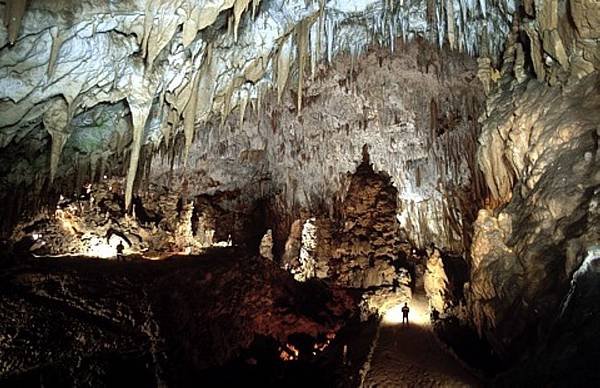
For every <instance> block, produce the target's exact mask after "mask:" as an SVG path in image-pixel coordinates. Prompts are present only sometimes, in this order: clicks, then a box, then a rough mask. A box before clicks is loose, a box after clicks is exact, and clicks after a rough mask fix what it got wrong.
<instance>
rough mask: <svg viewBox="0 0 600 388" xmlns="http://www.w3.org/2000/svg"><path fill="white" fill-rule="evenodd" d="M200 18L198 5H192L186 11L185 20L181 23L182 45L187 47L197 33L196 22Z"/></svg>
mask: <svg viewBox="0 0 600 388" xmlns="http://www.w3.org/2000/svg"><path fill="white" fill-rule="evenodd" d="M199 20H200V7H199V6H198V5H194V6H193V7H192V9H191V10H190V12H189V13H188V18H187V20H186V21H185V22H184V23H183V30H182V40H183V47H188V46H189V45H190V44H192V42H193V41H194V39H195V38H196V35H197V34H198V27H199V26H198V22H199Z"/></svg>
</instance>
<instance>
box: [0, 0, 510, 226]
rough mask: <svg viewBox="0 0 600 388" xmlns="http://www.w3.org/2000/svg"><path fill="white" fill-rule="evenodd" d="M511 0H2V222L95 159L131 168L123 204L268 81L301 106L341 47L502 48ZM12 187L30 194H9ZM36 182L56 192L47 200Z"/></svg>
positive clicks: (245, 108)
mask: <svg viewBox="0 0 600 388" xmlns="http://www.w3.org/2000/svg"><path fill="white" fill-rule="evenodd" d="M25 5H26V8H25ZM514 9H515V5H514V4H513V3H512V1H501V2H498V3H495V2H494V3H492V4H487V3H486V2H483V1H480V2H467V3H463V2H457V3H456V4H454V2H447V1H413V2H405V3H402V4H396V3H393V2H392V3H387V2H380V1H364V2H360V3H357V4H353V3H348V2H345V1H344V2H342V1H327V2H326V1H323V2H309V3H306V2H304V1H281V0H269V1H256V0H253V1H252V2H250V1H245V0H237V1H234V0H220V1H217V2H209V3H204V2H196V1H191V0H135V1H134V0H130V1H124V2H123V1H121V2H116V3H115V2H109V3H102V4H99V3H96V2H88V1H85V2H77V3H73V2H43V1H30V2H23V1H17V0H7V1H3V2H0V13H2V14H3V15H4V25H2V26H0V47H2V49H1V55H0V90H2V92H1V94H0V113H1V114H0V129H1V131H0V148H2V150H3V152H2V154H3V163H2V164H3V165H4V164H10V165H15V166H16V165H17V164H18V168H13V169H11V170H5V171H3V172H2V177H3V180H2V181H3V183H2V185H3V189H2V192H3V196H2V200H3V201H8V200H10V201H12V202H11V203H12V204H13V205H14V206H8V207H7V208H10V209H15V210H10V211H7V210H4V212H6V214H5V215H3V217H2V218H3V220H4V221H3V223H4V224H5V225H4V226H3V228H4V231H5V232H4V233H6V231H7V230H8V229H9V228H10V225H11V224H12V223H13V222H14V221H15V219H17V218H18V217H19V214H20V213H21V212H22V211H23V210H24V209H36V208H38V207H39V206H41V205H44V204H45V203H47V202H50V203H52V202H54V201H56V200H57V199H58V196H59V194H60V193H61V191H67V192H71V191H74V190H81V187H82V185H80V184H78V183H81V181H87V180H92V181H93V180H95V179H97V177H98V176H102V175H103V174H98V171H99V170H108V171H110V172H111V173H115V172H116V173H119V174H126V175H127V183H126V185H125V203H126V207H127V208H128V209H129V208H130V206H131V202H132V200H133V194H134V191H135V190H136V187H137V186H139V185H140V183H143V182H140V181H141V180H143V179H142V178H144V174H143V171H145V168H144V166H145V165H146V166H147V165H148V164H149V163H147V162H148V161H149V159H151V158H152V155H157V153H162V155H170V159H173V158H175V156H174V155H175V154H177V155H178V157H183V160H182V162H181V163H182V165H185V164H186V162H187V157H188V156H189V155H190V153H191V152H192V151H190V148H191V147H192V143H193V140H194V139H206V136H207V135H208V132H213V133H214V131H215V129H213V128H214V127H215V126H217V127H219V126H218V125H217V124H216V123H219V122H221V123H222V122H223V121H224V120H226V119H227V117H228V116H229V114H230V113H232V112H234V111H235V112H234V115H235V116H236V117H238V122H240V123H243V122H244V121H245V117H246V115H247V114H249V112H250V111H251V110H252V111H255V112H263V101H264V100H265V97H266V96H267V95H268V94H270V93H271V92H272V93H276V94H277V95H278V99H279V100H282V98H283V97H284V96H283V95H284V94H285V93H287V92H288V91H293V92H294V94H295V96H296V97H295V98H293V100H294V102H293V105H294V106H295V108H296V109H297V110H298V111H297V112H296V113H295V114H296V115H298V114H300V113H301V112H300V111H301V110H302V109H303V107H306V105H307V104H306V101H305V100H306V96H305V92H306V89H307V87H308V85H309V82H308V81H309V80H312V79H313V78H314V77H315V75H316V74H317V73H318V71H319V67H320V65H321V64H323V63H328V64H330V63H332V62H333V58H334V57H335V56H336V55H338V54H340V53H342V52H345V53H348V54H349V55H350V56H351V57H352V58H354V59H356V58H357V57H358V56H359V54H361V53H363V52H365V51H367V48H368V47H370V46H371V45H372V44H378V45H384V46H387V50H389V51H391V52H392V53H393V52H396V51H398V49H399V47H400V46H401V45H402V44H403V43H404V42H409V41H413V40H415V39H417V38H425V39H427V40H428V41H429V42H431V43H432V44H433V45H435V46H438V47H441V46H443V45H446V44H447V45H449V47H450V48H451V49H452V48H454V49H457V50H458V51H462V52H465V53H469V54H475V53H478V52H482V53H489V55H490V56H491V57H493V58H498V57H499V55H500V52H501V48H502V43H503V35H504V33H505V32H507V31H508V26H509V24H510V21H511V20H512V13H513V11H514ZM398 38H399V39H398ZM305 73H307V74H305ZM308 74H310V76H309V75H308ZM52 112H60V114H54V113H52ZM217 131H218V130H217ZM78 132H81V135H80V136H77V135H76V134H77V133H78ZM178 134H180V135H182V136H183V137H184V138H185V139H184V141H183V142H178V141H176V138H177V135H178ZM210 137H211V138H212V139H213V141H214V142H216V143H219V142H220V141H222V134H217V135H216V137H215V136H214V135H210ZM255 144H259V143H257V142H255ZM361 146H362V145H361ZM15 155H22V156H25V155H26V156H27V157H21V158H19V159H18V161H17V160H16V159H14V158H13V156H15ZM109 175H111V174H109ZM75 176H77V177H79V178H78V179H74V177H75ZM83 183H85V182H83ZM9 188H11V189H14V190H16V192H17V193H19V194H21V193H31V195H17V196H15V197H17V198H19V199H14V198H12V196H10V195H9V194H8V192H9V191H12V190H9ZM46 189H48V190H46ZM290 190H293V189H292V188H290ZM42 191H46V192H49V194H52V193H53V195H50V196H49V198H48V199H44V201H41V202H40V201H39V200H38V199H37V197H38V196H39V193H41V192H42ZM297 195H298V194H297ZM31 197H33V198H31ZM292 197H295V196H292ZM294 199H295V200H302V198H294ZM288 205H290V203H289V200H288Z"/></svg>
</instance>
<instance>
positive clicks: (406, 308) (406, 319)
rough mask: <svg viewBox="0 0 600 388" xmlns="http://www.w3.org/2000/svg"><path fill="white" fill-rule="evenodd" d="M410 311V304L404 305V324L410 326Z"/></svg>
mask: <svg viewBox="0 0 600 388" xmlns="http://www.w3.org/2000/svg"><path fill="white" fill-rule="evenodd" d="M409 311H410V309H409V308H408V303H404V307H402V324H403V325H404V324H406V325H408V312H409Z"/></svg>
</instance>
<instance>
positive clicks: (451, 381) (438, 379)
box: [363, 295, 481, 388]
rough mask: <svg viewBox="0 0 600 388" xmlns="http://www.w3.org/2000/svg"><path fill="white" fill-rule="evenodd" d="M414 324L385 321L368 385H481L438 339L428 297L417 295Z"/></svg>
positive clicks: (366, 385) (368, 386)
mask: <svg viewBox="0 0 600 388" xmlns="http://www.w3.org/2000/svg"><path fill="white" fill-rule="evenodd" d="M409 307H410V308H411V312H410V315H409V318H410V319H411V324H410V325H409V326H408V327H403V326H402V324H401V323H390V322H385V321H384V322H383V323H382V324H381V327H380V332H379V339H378V341H377V343H376V344H375V350H374V352H373V355H372V359H371V362H370V368H369V371H368V372H367V375H366V377H365V380H364V385H363V386H364V387H366V388H375V387H379V388H382V387H472V386H479V385H481V384H480V383H479V382H478V380H477V378H475V377H474V376H472V375H471V374H470V373H469V372H468V371H467V370H466V369H464V368H463V366H462V365H461V364H460V363H459V362H458V361H456V359H454V358H453V357H452V356H451V355H449V354H448V353H446V352H445V351H444V350H443V349H442V348H441V347H440V345H439V343H438V342H437V340H436V338H435V337H434V334H433V332H432V330H431V324H430V322H429V318H428V316H427V300H426V298H425V297H424V296H422V295H415V297H414V299H413V301H412V303H411V305H410V306H409Z"/></svg>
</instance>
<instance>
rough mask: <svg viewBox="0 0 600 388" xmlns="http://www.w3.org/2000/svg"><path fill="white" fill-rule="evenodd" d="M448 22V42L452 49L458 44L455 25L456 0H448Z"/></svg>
mask: <svg viewBox="0 0 600 388" xmlns="http://www.w3.org/2000/svg"><path fill="white" fill-rule="evenodd" d="M446 23H447V25H448V43H449V44H450V49H451V50H454V47H455V46H456V36H455V31H454V29H455V26H454V0H446Z"/></svg>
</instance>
